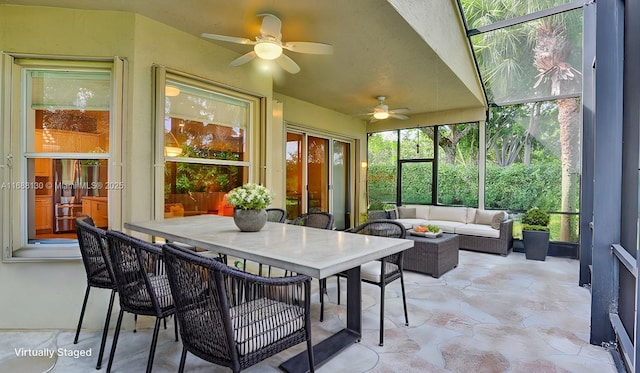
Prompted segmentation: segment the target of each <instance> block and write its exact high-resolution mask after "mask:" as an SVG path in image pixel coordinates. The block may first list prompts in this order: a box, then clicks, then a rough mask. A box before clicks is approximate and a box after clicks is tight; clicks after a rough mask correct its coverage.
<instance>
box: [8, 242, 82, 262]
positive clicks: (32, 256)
mask: <svg viewBox="0 0 640 373" xmlns="http://www.w3.org/2000/svg"><path fill="white" fill-rule="evenodd" d="M80 259H82V257H81V256H80V249H79V248H78V244H70V245H55V246H53V245H52V246H49V247H46V246H44V245H29V246H27V247H22V248H19V249H17V250H14V251H13V253H5V257H4V259H3V261H4V262H43V261H46V262H49V261H69V260H80Z"/></svg>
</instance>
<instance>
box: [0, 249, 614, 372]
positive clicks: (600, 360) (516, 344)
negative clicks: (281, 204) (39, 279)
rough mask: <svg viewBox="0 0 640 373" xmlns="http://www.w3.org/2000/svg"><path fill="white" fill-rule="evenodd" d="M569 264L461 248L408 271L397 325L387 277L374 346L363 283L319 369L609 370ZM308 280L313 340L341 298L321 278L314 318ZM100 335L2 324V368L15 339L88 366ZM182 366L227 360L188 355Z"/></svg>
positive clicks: (122, 348) (127, 355) (373, 298)
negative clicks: (357, 317) (354, 313)
mask: <svg viewBox="0 0 640 373" xmlns="http://www.w3.org/2000/svg"><path fill="white" fill-rule="evenodd" d="M577 267H578V266H577V262H576V261H575V260H572V259H563V258H549V259H548V260H547V261H546V262H535V263H531V262H530V261H527V260H526V259H525V258H524V255H523V254H521V253H512V254H510V255H509V256H507V257H502V256H499V255H487V254H483V253H476V252H471V251H461V253H460V264H459V266H458V268H456V269H455V270H453V271H450V272H448V273H446V274H444V275H443V276H442V277H440V278H439V279H435V278H432V277H431V276H427V275H423V274H419V273H412V272H406V273H405V282H406V291H407V303H408V308H409V327H406V326H404V317H403V316H402V301H401V299H400V284H399V283H393V284H392V285H389V286H388V290H387V299H386V328H387V330H386V335H385V345H384V347H379V346H378V302H379V297H380V294H379V291H378V289H377V288H376V287H375V286H364V287H363V337H362V341H361V342H360V343H356V344H354V345H353V346H351V347H349V348H348V349H346V350H345V351H344V352H343V353H341V354H340V355H338V356H337V357H336V358H334V359H332V360H330V361H329V362H327V363H326V364H325V365H324V366H322V367H321V368H319V369H318V370H317V371H318V372H345V373H347V372H349V373H352V372H381V373H382V372H429V373H440V372H441V373H444V372H478V373H489V372H520V373H532V372H572V373H613V372H616V371H617V370H616V368H615V365H614V362H613V359H612V357H611V354H610V353H609V352H608V351H607V350H606V349H604V348H602V347H600V346H594V345H591V344H589V308H590V292H589V289H586V288H581V287H577V286H575V282H576V277H577V270H578V268H577ZM343 281H344V280H343ZM312 284H314V286H313V287H312V291H311V293H312V294H313V297H312V315H311V320H312V338H313V340H314V341H318V340H321V339H323V338H326V337H327V336H328V335H330V334H331V333H334V332H335V331H336V330H338V329H340V328H341V327H342V325H343V324H344V317H345V309H346V308H345V306H344V305H342V306H338V305H337V304H336V297H337V295H336V284H335V281H327V286H328V291H329V297H328V298H327V299H326V300H325V319H324V322H320V321H318V318H319V312H320V304H319V302H318V289H317V282H316V281H314V282H312ZM342 290H343V291H344V290H345V286H343V287H342ZM343 298H344V294H343ZM74 316H75V315H74ZM167 325H168V326H167V330H161V332H160V335H159V338H158V346H157V353H156V354H157V357H156V360H155V362H154V371H157V372H175V371H177V367H178V362H179V360H180V350H181V343H180V342H175V340H174V339H173V322H168V323H167ZM152 329H153V320H152V319H151V318H143V317H140V319H139V322H138V332H137V333H132V331H131V330H130V329H128V330H123V331H122V333H121V334H120V338H119V339H120V340H119V350H118V356H117V358H116V360H115V363H114V366H113V370H112V371H113V372H114V373H115V372H133V371H136V372H137V371H142V370H144V367H145V365H146V363H147V349H148V343H149V341H150V340H151V331H152ZM112 334H113V333H110V336H109V339H108V342H109V343H110V342H111V336H112ZM100 335H101V331H98V330H95V331H89V330H83V331H82V333H81V335H80V339H79V343H78V344H77V345H74V344H73V343H72V342H73V331H71V330H29V331H13V330H6V331H2V332H0V351H2V355H0V370H2V371H12V372H34V371H33V370H29V369H27V368H24V369H23V370H19V369H12V370H5V369H4V368H5V367H28V366H29V362H28V361H29V360H30V359H29V358H24V359H17V358H16V357H15V353H13V349H14V348H21V347H23V348H64V349H69V350H71V351H83V350H86V349H91V351H92V356H91V357H79V358H74V357H71V356H66V357H59V358H58V359H57V361H56V362H55V367H54V369H53V372H64V373H85V372H90V371H96V370H95V360H96V353H97V349H98V346H99V345H100ZM302 350H304V344H302V345H300V346H297V347H296V348H295V349H292V350H291V351H287V352H283V353H281V354H279V355H277V356H274V357H272V358H270V359H268V360H265V361H264V362H262V363H260V364H258V365H256V366H254V367H252V368H250V369H247V370H246V371H247V372H279V371H280V370H279V369H278V368H277V366H278V365H279V364H280V363H281V362H283V361H284V360H286V359H287V358H289V357H290V356H292V355H293V354H294V353H296V352H299V351H302ZM10 364H16V365H10ZM52 364H53V362H52ZM41 366H42V365H41ZM42 371H43V372H44V370H42ZM101 371H104V366H103V369H102V370H101ZM186 371H188V372H226V371H228V370H226V369H223V368H220V367H216V366H215V365H213V364H210V363H208V362H205V361H203V360H201V359H199V358H196V357H194V356H189V357H188V358H187V362H186Z"/></svg>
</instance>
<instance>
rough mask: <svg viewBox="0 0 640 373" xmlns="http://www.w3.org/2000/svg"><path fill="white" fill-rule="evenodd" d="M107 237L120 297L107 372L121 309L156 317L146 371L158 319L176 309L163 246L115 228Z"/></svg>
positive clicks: (172, 312) (176, 332)
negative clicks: (117, 230)
mask: <svg viewBox="0 0 640 373" xmlns="http://www.w3.org/2000/svg"><path fill="white" fill-rule="evenodd" d="M107 240H108V243H109V257H110V259H111V266H112V268H113V274H114V278H115V280H116V286H117V287H118V294H119V298H120V313H119V314H118V323H117V324H116V330H115V333H114V335H113V344H112V346H111V355H110V356H109V365H108V366H107V373H108V372H110V371H111V366H112V364H113V358H114V356H115V353H116V345H117V343H118V336H119V335H120V327H121V325H122V316H123V314H124V312H129V313H133V314H134V315H147V316H155V317H156V324H155V328H154V330H153V338H152V340H151V350H150V352H149V360H148V361H147V373H149V372H151V368H152V367H153V357H154V354H155V350H156V342H157V340H158V331H159V328H160V320H163V319H165V318H166V317H168V316H171V315H173V314H174V312H175V307H174V305H173V298H172V296H171V289H170V287H169V280H168V279H167V275H166V273H164V272H165V271H164V259H163V257H162V249H161V248H160V247H158V246H156V245H152V244H150V243H148V242H145V241H142V240H139V239H137V238H135V237H131V236H129V235H126V234H124V233H122V232H116V231H109V232H107ZM174 322H175V336H176V341H177V340H178V325H177V321H176V320H175V319H174Z"/></svg>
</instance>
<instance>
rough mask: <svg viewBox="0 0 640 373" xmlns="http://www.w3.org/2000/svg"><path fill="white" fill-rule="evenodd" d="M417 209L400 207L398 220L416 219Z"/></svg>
mask: <svg viewBox="0 0 640 373" xmlns="http://www.w3.org/2000/svg"><path fill="white" fill-rule="evenodd" d="M415 218H416V208H415V207H398V219H415Z"/></svg>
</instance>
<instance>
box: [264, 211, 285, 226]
mask: <svg viewBox="0 0 640 373" xmlns="http://www.w3.org/2000/svg"><path fill="white" fill-rule="evenodd" d="M266 210H267V221H272V222H275V223H284V221H285V220H286V218H287V212H286V211H285V210H283V209H279V208H275V207H271V208H268V209H266Z"/></svg>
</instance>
